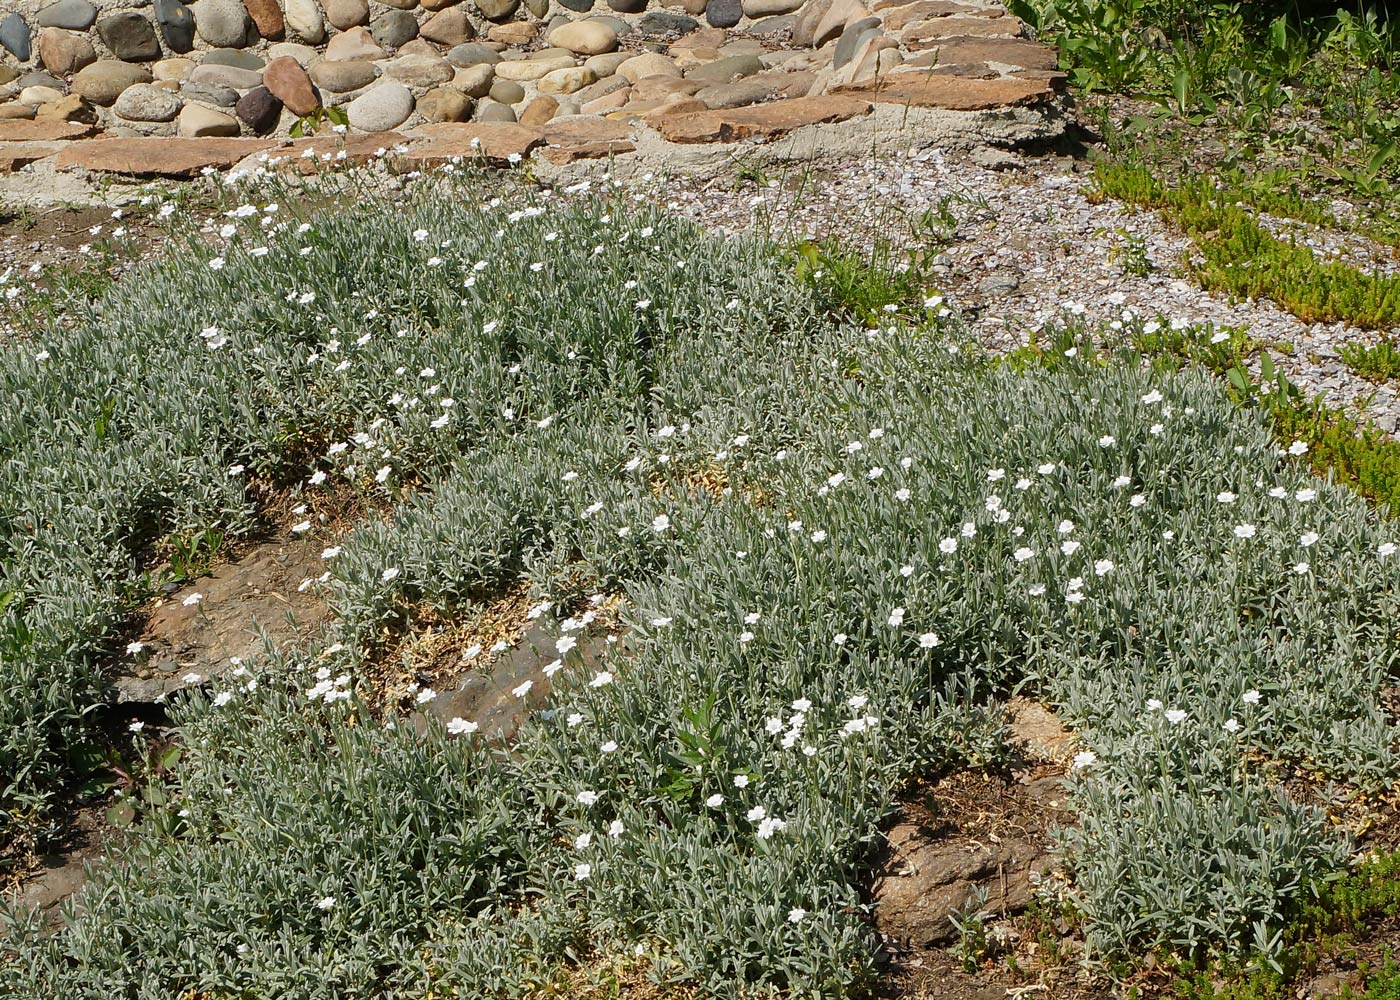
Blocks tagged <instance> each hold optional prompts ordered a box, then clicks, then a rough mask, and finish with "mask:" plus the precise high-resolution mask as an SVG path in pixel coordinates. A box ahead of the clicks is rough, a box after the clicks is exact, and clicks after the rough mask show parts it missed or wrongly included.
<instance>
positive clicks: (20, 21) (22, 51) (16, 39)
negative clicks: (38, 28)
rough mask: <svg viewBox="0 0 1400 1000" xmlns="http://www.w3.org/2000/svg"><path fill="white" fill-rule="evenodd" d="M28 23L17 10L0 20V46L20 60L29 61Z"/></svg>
mask: <svg viewBox="0 0 1400 1000" xmlns="http://www.w3.org/2000/svg"><path fill="white" fill-rule="evenodd" d="M30 37H31V36H30V33H29V25H28V24H27V23H26V22H25V20H24V18H22V17H20V15H19V12H18V11H16V12H15V13H13V14H11V15H10V16H9V17H7V18H5V19H4V20H3V21H0V48H4V49H8V50H9V52H10V54H11V55H12V56H14V57H15V58H16V59H18V60H19V61H20V62H22V63H23V62H29V56H30V55H31V49H32V48H33V46H32V45H31V44H30Z"/></svg>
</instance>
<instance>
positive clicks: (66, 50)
mask: <svg viewBox="0 0 1400 1000" xmlns="http://www.w3.org/2000/svg"><path fill="white" fill-rule="evenodd" d="M39 61H40V62H42V63H43V64H44V68H45V69H47V70H48V71H49V72H51V73H56V74H58V75H59V76H72V75H73V74H74V73H76V72H78V70H80V69H82V68H83V67H84V66H91V65H92V64H93V63H95V62H97V53H96V52H95V51H94V50H93V47H92V43H91V42H89V41H88V40H87V38H86V37H85V36H83V35H80V34H78V33H77V32H75V31H65V30H64V29H62V28H45V29H44V30H43V31H41V32H39Z"/></svg>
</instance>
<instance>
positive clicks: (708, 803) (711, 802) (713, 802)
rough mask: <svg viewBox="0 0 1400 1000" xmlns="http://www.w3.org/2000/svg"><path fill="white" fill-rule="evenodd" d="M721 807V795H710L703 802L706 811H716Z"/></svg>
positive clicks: (722, 801) (722, 798)
mask: <svg viewBox="0 0 1400 1000" xmlns="http://www.w3.org/2000/svg"><path fill="white" fill-rule="evenodd" d="M722 805H724V796H723V795H711V796H710V797H709V798H708V799H706V800H705V807H706V808H708V809H718V808H719V807H720V806H722Z"/></svg>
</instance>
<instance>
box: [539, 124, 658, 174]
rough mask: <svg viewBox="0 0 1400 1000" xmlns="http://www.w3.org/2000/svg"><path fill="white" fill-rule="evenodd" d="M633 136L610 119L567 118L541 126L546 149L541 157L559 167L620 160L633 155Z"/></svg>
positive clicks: (625, 127) (623, 126)
mask: <svg viewBox="0 0 1400 1000" xmlns="http://www.w3.org/2000/svg"><path fill="white" fill-rule="evenodd" d="M632 132H633V128H632V126H631V125H629V124H628V123H627V122H620V121H617V120H615V119H611V118H566V119H564V120H563V121H557V122H550V123H549V124H547V125H545V126H544V140H545V143H546V146H545V148H544V149H543V150H542V151H541V154H540V155H542V156H543V157H544V158H545V159H546V160H548V161H549V162H550V163H553V164H557V165H559V166H563V165H564V164H566V163H573V162H575V161H576V160H596V159H602V158H603V157H607V156H620V155H621V154H623V153H631V152H635V151H636V149H637V146H636V144H635V143H634V142H633V141H632Z"/></svg>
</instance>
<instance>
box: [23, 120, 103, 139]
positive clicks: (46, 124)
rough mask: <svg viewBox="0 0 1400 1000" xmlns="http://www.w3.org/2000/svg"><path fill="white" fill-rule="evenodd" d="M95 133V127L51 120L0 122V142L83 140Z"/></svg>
mask: <svg viewBox="0 0 1400 1000" xmlns="http://www.w3.org/2000/svg"><path fill="white" fill-rule="evenodd" d="M96 131H97V126H96V125H83V124H80V123H78V122H65V121H58V120H56V119H52V118H45V119H41V120H39V121H23V120H13V121H0V142H61V141H62V140H64V139H84V138H86V137H88V136H90V135H92V134H93V133H94V132H96Z"/></svg>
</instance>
